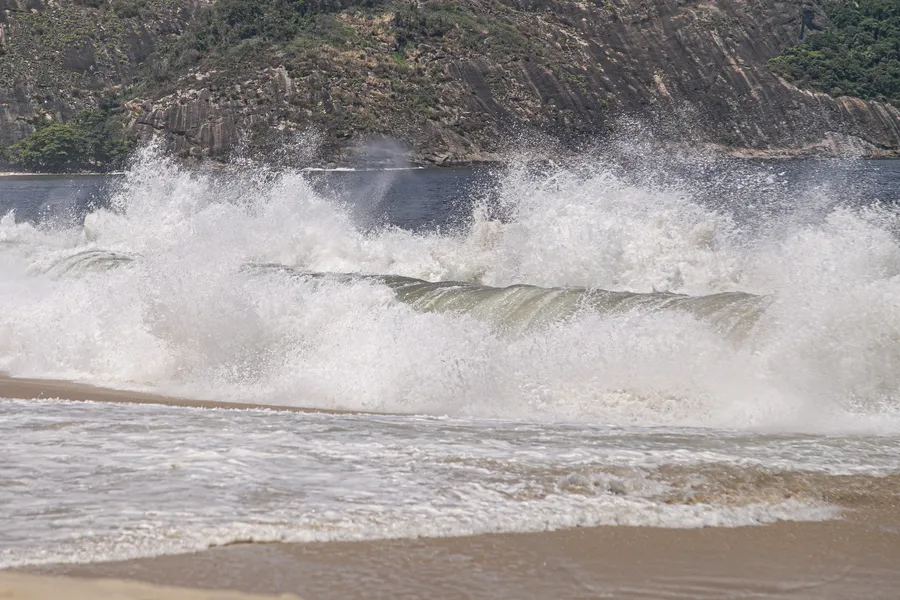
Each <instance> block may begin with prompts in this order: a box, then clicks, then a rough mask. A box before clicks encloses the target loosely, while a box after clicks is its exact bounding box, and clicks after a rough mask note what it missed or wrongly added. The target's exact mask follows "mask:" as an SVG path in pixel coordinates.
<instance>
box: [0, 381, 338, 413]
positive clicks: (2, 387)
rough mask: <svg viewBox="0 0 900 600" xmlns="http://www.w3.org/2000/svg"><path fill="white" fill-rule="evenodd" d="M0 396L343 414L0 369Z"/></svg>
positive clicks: (333, 411) (336, 411) (326, 410)
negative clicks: (14, 374)
mask: <svg viewBox="0 0 900 600" xmlns="http://www.w3.org/2000/svg"><path fill="white" fill-rule="evenodd" d="M0 398H21V399H26V400H30V399H36V400H71V401H73V402H119V403H124V404H162V405H164V406H184V407H191V408H223V409H233V410H246V409H255V410H284V411H292V412H314V413H325V414H345V413H346V411H339V410H328V409H317V408H302V407H296V406H278V405H272V404H255V403H249V402H219V401H215V400H191V399H187V398H176V397H173V396H164V395H160V394H151V393H146V392H136V391H129V390H117V389H112V388H105V387H98V386H94V385H88V384H85V383H76V382H72V381H63V380H56V379H33V378H22V377H10V376H9V375H6V374H3V373H0Z"/></svg>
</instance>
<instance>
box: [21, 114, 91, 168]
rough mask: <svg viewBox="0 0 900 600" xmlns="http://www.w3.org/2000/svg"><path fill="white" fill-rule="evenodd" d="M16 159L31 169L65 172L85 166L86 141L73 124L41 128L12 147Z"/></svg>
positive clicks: (57, 124) (58, 124)
mask: <svg viewBox="0 0 900 600" xmlns="http://www.w3.org/2000/svg"><path fill="white" fill-rule="evenodd" d="M12 152H13V158H14V161H15V162H16V163H17V164H19V165H21V166H23V167H25V168H26V169H29V170H32V171H47V172H50V173H64V172H67V171H81V170H84V169H85V168H86V164H87V163H86V158H87V157H86V153H87V141H86V140H85V138H84V136H83V135H82V134H81V131H79V129H78V128H77V127H75V126H73V125H71V124H66V123H53V124H51V125H46V126H44V127H41V128H40V129H38V130H37V131H35V132H34V133H32V134H31V135H29V136H28V137H26V138H25V139H23V140H22V141H21V142H19V143H18V144H16V145H15V146H13V148H12Z"/></svg>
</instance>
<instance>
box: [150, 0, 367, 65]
mask: <svg viewBox="0 0 900 600" xmlns="http://www.w3.org/2000/svg"><path fill="white" fill-rule="evenodd" d="M382 3H383V0H217V1H216V2H215V3H212V4H210V5H209V6H207V7H205V8H203V9H201V10H199V11H198V13H197V15H196V17H195V23H194V25H193V26H192V27H191V28H190V29H189V30H188V31H187V32H185V34H183V35H182V36H180V37H179V38H178V39H177V40H175V41H174V42H173V43H171V44H170V45H169V46H168V48H166V49H165V50H164V51H163V52H162V53H161V55H160V56H159V57H157V59H156V62H155V64H153V65H151V66H150V68H151V71H152V73H151V74H152V76H153V77H154V78H155V79H156V80H157V81H162V80H166V79H168V78H169V76H170V71H171V70H173V69H174V71H176V72H177V71H179V70H180V69H182V68H184V67H188V66H191V65H193V64H195V63H196V62H198V61H200V60H201V59H202V58H203V57H207V56H216V55H222V56H231V57H240V56H241V55H242V54H243V53H244V52H245V51H246V50H248V49H252V48H258V47H260V46H262V45H281V44H288V43H291V42H293V43H294V45H295V46H301V47H302V46H306V45H311V44H316V43H321V41H322V40H321V39H319V38H321V37H322V36H321V35H319V34H320V31H319V30H321V29H323V28H326V29H327V28H329V27H330V28H331V29H334V27H333V22H332V21H329V20H327V19H326V20H323V19H321V17H322V16H328V15H334V14H336V13H339V12H341V11H344V10H347V9H351V8H360V9H366V8H373V7H376V6H378V5H380V4H382ZM326 33H329V32H326ZM330 33H333V32H330ZM331 37H333V36H331ZM304 40H306V41H308V42H310V44H305V43H304Z"/></svg>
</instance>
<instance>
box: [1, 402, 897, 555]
mask: <svg viewBox="0 0 900 600" xmlns="http://www.w3.org/2000/svg"><path fill="white" fill-rule="evenodd" d="M0 453H2V456H3V461H4V462H3V485H2V486H0V506H2V507H3V519H2V522H0V568H4V567H10V566H18V565H25V564H40V563H51V562H91V561H100V560H117V559H127V558H134V557H139V556H150V555H158V554H170V553H179V552H189V551H194V550H200V549H204V548H207V547H209V546H210V545H216V544H225V543H228V542H234V541H249V540H253V541H296V542H305V541H330V540H358V539H383V538H403V537H419V536H459V535H468V534H479V533H488V532H516V531H545V530H554V529H561V528H566V527H574V526H592V525H635V526H653V527H679V528H690V527H706V526H719V527H735V526H744V525H757V524H763V523H770V522H773V521H776V520H801V521H803V520H821V519H827V518H833V517H835V516H837V515H838V514H839V511H838V509H837V508H836V507H833V506H828V505H826V504H824V503H822V502H821V500H820V499H819V498H820V496H821V494H822V490H823V489H827V488H828V486H830V485H832V484H831V479H830V478H832V477H834V476H836V475H837V476H846V475H852V476H855V479H854V481H853V482H852V483H851V484H847V485H849V486H850V487H851V488H852V490H853V496H854V497H863V496H864V494H865V493H866V490H867V486H870V487H871V486H874V488H873V490H872V491H871V494H872V495H873V496H874V495H875V494H879V493H884V491H883V490H880V491H879V489H878V487H877V485H878V484H877V481H878V477H879V476H884V475H888V474H891V473H895V472H896V470H897V464H898V462H897V461H898V459H900V445H898V444H897V443H896V441H889V442H887V443H885V442H884V440H882V441H878V440H874V439H871V438H870V439H864V438H848V439H843V438H832V439H828V438H824V439H823V438H814V437H806V438H802V437H784V436H781V437H778V436H775V437H772V436H757V435H749V434H741V435H738V434H721V433H719V432H707V433H704V432H697V431H693V432H691V431H687V432H685V431H675V430H646V429H644V430H641V429H621V428H608V427H596V426H572V425H568V426H556V425H547V424H543V425H542V424H529V423H516V422H493V421H482V420H475V419H451V418H434V417H432V418H428V417H408V416H396V417H375V416H371V415H361V416H351V415H312V414H302V413H287V412H273V411H223V410H202V409H187V408H175V407H167V406H151V405H144V406H141V405H116V404H108V403H104V404H92V403H71V402H57V403H48V402H35V401H0ZM727 468H739V469H741V473H742V476H741V477H734V474H733V473H731V474H729V473H728V472H727V471H723V469H727ZM785 472H787V475H786V476H784V477H781V475H780V474H783V473H785ZM717 473H722V476H720V477H718V478H717V475H716V474H717ZM754 474H759V477H760V479H759V481H760V482H764V483H763V485H762V486H761V487H757V486H755V485H753V484H752V482H753V477H754V476H755V475H754ZM685 475H687V476H685ZM872 476H875V477H872ZM804 477H808V478H809V482H808V483H805V480H804ZM873 481H875V482H876V483H875V484H873V483H872V482H873ZM748 482H750V483H749V484H748ZM773 486H774V487H773ZM823 486H824V488H823ZM786 498H790V499H786Z"/></svg>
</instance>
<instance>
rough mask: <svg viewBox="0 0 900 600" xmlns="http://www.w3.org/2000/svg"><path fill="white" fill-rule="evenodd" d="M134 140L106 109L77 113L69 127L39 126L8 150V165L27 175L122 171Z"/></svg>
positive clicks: (133, 145) (66, 124)
mask: <svg viewBox="0 0 900 600" xmlns="http://www.w3.org/2000/svg"><path fill="white" fill-rule="evenodd" d="M135 143H136V140H135V138H134V136H132V135H131V134H129V133H128V132H127V131H126V130H125V127H124V126H123V125H122V124H121V122H119V121H118V120H117V119H116V118H115V117H114V115H113V114H112V111H111V110H110V109H108V108H107V109H103V108H101V109H97V110H88V111H83V112H81V113H79V114H78V115H77V116H76V117H75V119H73V120H72V121H71V122H69V123H50V124H48V125H43V126H39V127H38V128H37V129H36V130H35V131H34V132H33V133H32V134H31V135H29V136H27V137H26V138H24V139H23V140H22V141H20V142H19V143H18V144H16V145H15V146H13V147H12V148H10V149H9V156H8V158H9V161H10V162H11V163H13V164H16V165H19V166H20V167H23V168H25V169H28V170H30V171H39V172H48V173H67V172H73V171H112V170H115V169H119V168H122V167H123V166H124V165H125V162H126V161H127V160H128V157H129V156H130V154H131V152H132V151H133V150H134V147H135Z"/></svg>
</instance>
